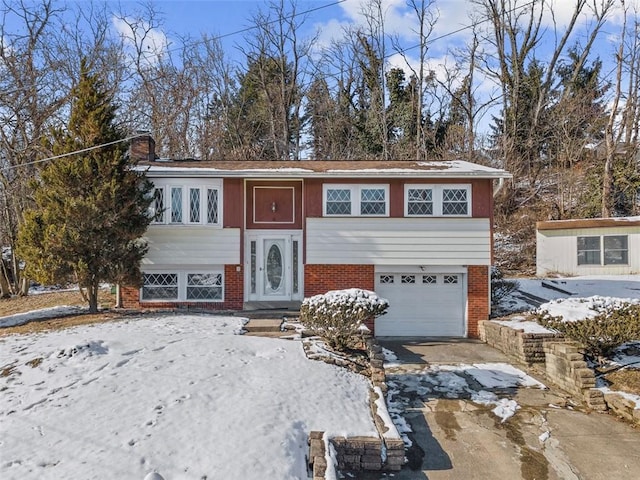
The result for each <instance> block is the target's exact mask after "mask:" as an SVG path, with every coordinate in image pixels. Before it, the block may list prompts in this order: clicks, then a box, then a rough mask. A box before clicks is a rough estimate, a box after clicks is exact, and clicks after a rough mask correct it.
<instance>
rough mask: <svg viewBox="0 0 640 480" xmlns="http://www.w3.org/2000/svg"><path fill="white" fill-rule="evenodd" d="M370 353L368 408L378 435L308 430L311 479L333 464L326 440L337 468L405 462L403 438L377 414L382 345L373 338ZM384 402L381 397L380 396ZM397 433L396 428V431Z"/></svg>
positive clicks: (395, 466) (382, 386)
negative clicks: (328, 435)
mask: <svg viewBox="0 0 640 480" xmlns="http://www.w3.org/2000/svg"><path fill="white" fill-rule="evenodd" d="M366 349H367V353H368V357H369V364H370V372H369V376H370V378H371V382H372V383H373V385H374V388H376V387H377V388H376V389H379V390H377V392H376V390H371V392H370V394H369V408H370V410H371V416H372V418H373V421H374V424H375V426H376V429H377V430H378V433H379V436H378V437H331V438H325V435H324V432H318V431H314V432H311V433H310V434H309V457H308V461H309V467H310V469H312V471H313V480H321V479H324V478H325V476H326V471H327V468H334V466H333V465H328V464H327V459H326V448H327V442H328V443H329V444H330V445H331V448H333V449H334V450H335V459H336V462H337V468H338V469H339V470H346V471H352V472H359V471H388V472H394V471H399V470H401V469H402V465H403V463H404V442H403V441H402V438H400V437H399V436H398V437H396V436H395V434H394V433H392V432H388V431H387V427H386V425H385V422H384V421H383V420H382V418H381V416H380V415H378V403H376V400H377V399H378V392H380V393H383V392H386V391H387V385H386V382H385V380H386V377H385V372H384V355H383V354H382V348H381V347H380V346H379V345H378V344H377V342H376V340H375V338H369V339H367V340H366ZM382 402H384V398H382ZM396 433H397V432H396Z"/></svg>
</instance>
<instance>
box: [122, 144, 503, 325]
mask: <svg viewBox="0 0 640 480" xmlns="http://www.w3.org/2000/svg"><path fill="white" fill-rule="evenodd" d="M141 145H142V147H141ZM145 145H146V146H147V147H148V148H153V143H152V142H151V141H149V140H148V139H146V140H145V138H142V139H141V141H140V142H139V143H137V144H136V146H135V147H136V148H135V150H134V149H133V148H132V151H136V152H138V153H137V154H138V155H140V156H142V157H144V158H153V155H149V152H145V151H144V146H145ZM140 165H141V167H143V168H146V169H148V170H147V176H148V177H149V178H150V180H151V181H152V182H153V183H154V184H155V187H156V189H155V201H154V212H155V217H154V221H153V223H152V225H150V226H149V229H148V233H147V237H146V238H147V240H148V243H149V252H148V254H147V256H146V258H145V259H144V260H143V263H142V270H143V272H144V285H143V286H142V288H141V289H139V290H138V289H136V288H131V287H128V288H127V287H124V288H122V289H121V304H122V305H123V306H124V307H137V308H140V307H141V308H167V307H170V308H171V307H185V308H186V307H187V306H189V307H194V308H204V309H224V310H240V309H251V308H287V307H297V306H299V304H300V302H301V301H302V299H303V298H304V297H308V296H311V295H315V294H319V293H325V292H326V291H328V290H334V289H343V288H352V287H353V288H364V289H368V290H374V291H376V292H377V293H378V294H379V295H380V296H383V297H385V298H388V299H389V301H390V304H391V307H390V309H389V313H388V314H387V315H384V316H382V317H380V318H379V319H377V320H376V322H375V333H376V335H378V336H458V337H464V336H471V337H475V336H477V334H478V330H477V324H478V321H479V320H484V319H487V318H488V316H489V308H490V300H489V288H490V278H489V267H490V265H491V260H492V243H493V242H492V229H493V188H494V187H493V183H494V180H498V183H501V182H502V181H503V180H504V179H505V178H509V177H510V175H509V174H508V173H507V172H505V171H503V170H497V169H493V168H488V167H483V166H480V165H475V164H471V163H467V162H461V161H454V162H369V161H350V162H318V161H295V162H293V161H291V162H217V161H215V162H204V161H161V160H157V161H145V162H142V163H141V164H140Z"/></svg>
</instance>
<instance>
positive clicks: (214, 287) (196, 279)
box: [187, 273, 222, 300]
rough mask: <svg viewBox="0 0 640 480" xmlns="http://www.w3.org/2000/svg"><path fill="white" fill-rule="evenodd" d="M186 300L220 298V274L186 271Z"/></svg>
mask: <svg viewBox="0 0 640 480" xmlns="http://www.w3.org/2000/svg"><path fill="white" fill-rule="evenodd" d="M187 300H222V275H221V274H219V273H187Z"/></svg>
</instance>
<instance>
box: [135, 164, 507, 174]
mask: <svg viewBox="0 0 640 480" xmlns="http://www.w3.org/2000/svg"><path fill="white" fill-rule="evenodd" d="M138 168H141V169H144V170H146V171H147V173H148V174H149V175H151V176H153V177H171V176H181V177H201V176H211V175H215V176H218V177H242V178H244V177H265V178H283V177H286V178H309V177H319V178H360V177H362V178H376V177H377V178H379V177H381V176H384V177H406V176H408V175H410V176H412V177H416V178H469V177H471V178H511V174H510V173H508V172H506V171H505V170H500V169H497V168H491V167H485V166H483V165H477V164H475V163H470V162H465V161H461V160H452V161H441V162H428V161H424V162H418V161H386V162H385V161H359V160H353V161H314V160H299V161H288V162H287V161H279V162H264V161H260V162H258V161H254V162H249V161H247V162H242V161H240V162H229V161H200V160H177V161H170V160H169V161H166V160H156V161H153V162H140V163H139V164H138Z"/></svg>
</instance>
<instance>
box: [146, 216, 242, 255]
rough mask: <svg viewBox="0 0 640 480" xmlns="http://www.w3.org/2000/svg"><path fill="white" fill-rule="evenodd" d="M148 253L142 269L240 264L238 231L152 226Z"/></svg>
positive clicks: (149, 229)
mask: <svg viewBox="0 0 640 480" xmlns="http://www.w3.org/2000/svg"><path fill="white" fill-rule="evenodd" d="M145 240H147V242H148V246H149V251H148V252H147V255H146V256H145V257H144V259H143V260H142V264H143V265H157V264H165V265H166V264H169V265H201V264H214V265H216V264H222V265H225V264H226V265H228V264H238V263H240V229H239V228H222V229H211V228H208V227H204V226H193V227H190V228H189V230H188V232H186V231H185V229H184V228H183V227H180V226H173V227H171V226H168V225H167V226H155V225H151V226H149V228H148V229H147V233H146V235H145Z"/></svg>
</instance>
